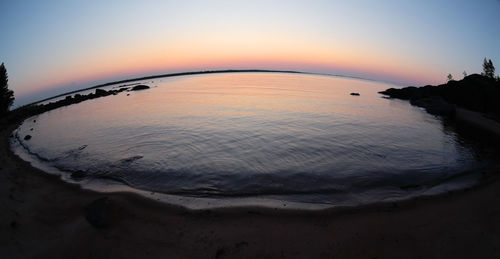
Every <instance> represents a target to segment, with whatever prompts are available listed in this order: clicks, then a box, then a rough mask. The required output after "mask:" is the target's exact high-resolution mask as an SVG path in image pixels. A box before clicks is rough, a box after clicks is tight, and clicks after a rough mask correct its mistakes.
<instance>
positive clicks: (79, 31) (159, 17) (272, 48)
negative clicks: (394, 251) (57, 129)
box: [0, 0, 500, 106]
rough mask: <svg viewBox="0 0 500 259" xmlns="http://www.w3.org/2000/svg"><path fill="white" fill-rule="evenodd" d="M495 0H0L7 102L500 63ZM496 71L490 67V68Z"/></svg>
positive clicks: (413, 73) (425, 78)
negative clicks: (10, 95) (208, 74)
mask: <svg viewBox="0 0 500 259" xmlns="http://www.w3.org/2000/svg"><path fill="white" fill-rule="evenodd" d="M498 14H500V0H480V1H477V0H476V1H472V0H469V1H463V0H462V1H460V0H458V1H456V0H422V1H414V0H399V1H397V0H394V1H389V0H387V1H383V0H378V1H376V0H373V1H369V0H365V1H360V0H354V1H334V0H329V1H326V0H325V1H319V0H309V1H294V0H283V1H279V0H267V1H260V0H252V1H237V0H232V1H229V0H228V1H226V0H211V1H208V0H205V1H202V0H199V1H194V0H176V1H165V0H164V1H145V0H142V1H126V0H121V1H104V0H86V1H74V0H65V1H59V0H57V1H50V0H44V1H38V0H37V1H28V0H19V1H8V0H0V32H1V35H2V37H1V38H0V62H4V63H5V66H6V68H7V72H8V75H9V88H10V89H12V90H13V91H14V94H15V97H16V102H15V106H19V105H24V104H27V103H30V102H33V101H36V100H40V99H42V98H47V97H50V96H53V95H56V94H61V93H64V92H67V91H70V90H76V89H79V88H85V87H90V86H93V85H96V84H100V83H106V82H110V81H114V80H121V79H128V78H134V77H139V76H146V75H155V74H164V73H170V72H181V71H197V70H216V69H277V70H298V71H305V72H318V73H329V74H340V75H346V76H357V77H363V78H368V79H374V80H381V81H388V82H392V83H396V84H398V85H425V84H439V83H444V82H446V76H447V75H448V73H451V74H452V75H453V77H454V78H455V79H461V78H462V77H463V75H462V73H463V71H466V72H467V73H469V74H471V73H479V72H481V71H482V62H483V59H484V58H485V57H487V58H488V59H491V60H492V61H493V63H494V64H497V65H496V66H497V67H498V69H497V72H498V71H499V70H500V65H498V64H500V47H499V46H500V33H499V32H500V30H499V28H500V15H498ZM497 74H498V73H497Z"/></svg>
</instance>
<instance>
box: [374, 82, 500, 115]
mask: <svg viewBox="0 0 500 259" xmlns="http://www.w3.org/2000/svg"><path fill="white" fill-rule="evenodd" d="M380 93H381V94H384V95H387V96H389V97H391V98H398V99H404V100H410V102H411V103H412V104H414V105H417V106H420V107H424V108H426V109H427V111H428V112H430V113H434V114H440V115H450V114H452V113H453V112H452V111H451V110H452V107H451V104H453V105H457V106H460V107H463V108H467V109H469V110H473V111H478V112H482V113H488V114H500V101H499V100H500V82H498V81H496V80H495V79H492V78H488V77H485V76H482V75H478V74H473V75H470V76H467V77H465V78H464V79H462V80H460V81H454V80H451V81H449V82H448V83H446V84H442V85H438V86H432V85H426V86H423V87H414V86H410V87H405V88H401V89H395V88H390V89H387V90H385V91H382V92H380Z"/></svg>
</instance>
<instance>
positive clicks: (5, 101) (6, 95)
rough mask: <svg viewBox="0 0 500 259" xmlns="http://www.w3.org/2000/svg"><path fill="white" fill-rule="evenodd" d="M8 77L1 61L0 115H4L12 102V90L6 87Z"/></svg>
mask: <svg viewBox="0 0 500 259" xmlns="http://www.w3.org/2000/svg"><path fill="white" fill-rule="evenodd" d="M8 82H9V78H8V76H7V69H5V65H4V64H3V63H2V65H0V116H2V117H3V116H4V115H5V114H6V113H7V112H8V111H9V108H10V106H12V103H14V92H13V91H12V90H9V88H8Z"/></svg>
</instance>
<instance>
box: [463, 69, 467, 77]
mask: <svg viewBox="0 0 500 259" xmlns="http://www.w3.org/2000/svg"><path fill="white" fill-rule="evenodd" d="M462 74H463V75H464V78H466V77H467V72H465V70H464V72H463V73H462Z"/></svg>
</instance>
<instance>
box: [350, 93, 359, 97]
mask: <svg viewBox="0 0 500 259" xmlns="http://www.w3.org/2000/svg"><path fill="white" fill-rule="evenodd" d="M351 95H352V96H359V93H351Z"/></svg>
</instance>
